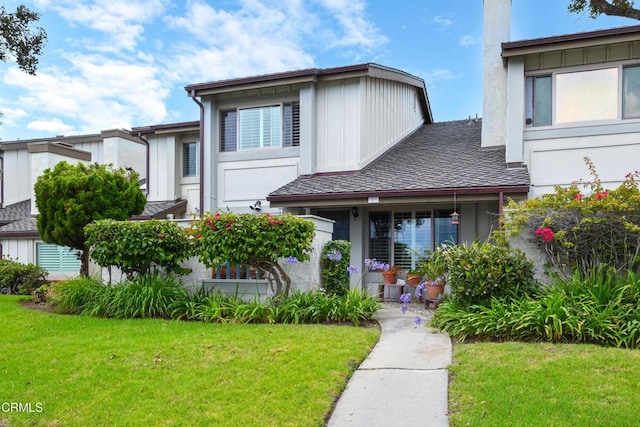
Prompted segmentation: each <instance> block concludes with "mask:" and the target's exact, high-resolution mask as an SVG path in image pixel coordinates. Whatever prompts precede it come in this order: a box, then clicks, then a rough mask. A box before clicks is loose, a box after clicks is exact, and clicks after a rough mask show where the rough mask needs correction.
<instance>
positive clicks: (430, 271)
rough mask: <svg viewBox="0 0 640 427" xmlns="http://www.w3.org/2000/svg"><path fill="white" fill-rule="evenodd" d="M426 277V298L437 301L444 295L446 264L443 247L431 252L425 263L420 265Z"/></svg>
mask: <svg viewBox="0 0 640 427" xmlns="http://www.w3.org/2000/svg"><path fill="white" fill-rule="evenodd" d="M420 267H421V269H422V271H424V274H425V276H426V277H427V298H428V299H430V300H434V299H438V297H439V295H441V294H442V293H444V286H445V285H446V284H447V282H446V279H445V272H446V268H447V267H446V262H445V257H444V247H442V246H441V247H439V248H438V249H436V250H435V251H433V252H432V253H431V254H430V255H429V257H428V258H427V260H426V261H424V262H423V263H422V264H421V265H420Z"/></svg>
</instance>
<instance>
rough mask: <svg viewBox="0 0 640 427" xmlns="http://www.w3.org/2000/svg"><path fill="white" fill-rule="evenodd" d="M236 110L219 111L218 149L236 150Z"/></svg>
mask: <svg viewBox="0 0 640 427" xmlns="http://www.w3.org/2000/svg"><path fill="white" fill-rule="evenodd" d="M237 117H238V112H237V111H236V110H229V111H221V112H220V151H236V150H237V148H236V147H237V140H238V126H237Z"/></svg>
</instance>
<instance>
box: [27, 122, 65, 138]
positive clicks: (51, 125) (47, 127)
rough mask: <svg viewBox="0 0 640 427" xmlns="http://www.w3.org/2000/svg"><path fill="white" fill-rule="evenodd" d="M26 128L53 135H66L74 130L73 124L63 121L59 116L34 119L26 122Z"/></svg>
mask: <svg viewBox="0 0 640 427" xmlns="http://www.w3.org/2000/svg"><path fill="white" fill-rule="evenodd" d="M27 128H28V129H31V130H36V131H39V132H47V133H51V134H55V135H68V134H70V133H73V131H74V129H73V126H71V125H67V124H65V123H63V122H62V120H60V119H59V118H52V119H47V120H34V121H32V122H29V124H27Z"/></svg>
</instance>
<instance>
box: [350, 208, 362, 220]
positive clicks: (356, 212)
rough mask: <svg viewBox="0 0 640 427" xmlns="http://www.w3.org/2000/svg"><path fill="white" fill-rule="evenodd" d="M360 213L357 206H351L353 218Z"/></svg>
mask: <svg viewBox="0 0 640 427" xmlns="http://www.w3.org/2000/svg"><path fill="white" fill-rule="evenodd" d="M359 214H360V212H358V207H357V206H354V207H352V208H351V215H353V219H356V218H358V215H359Z"/></svg>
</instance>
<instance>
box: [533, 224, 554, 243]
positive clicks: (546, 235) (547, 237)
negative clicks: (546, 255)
mask: <svg viewBox="0 0 640 427" xmlns="http://www.w3.org/2000/svg"><path fill="white" fill-rule="evenodd" d="M535 234H539V235H540V237H542V240H543V241H545V242H551V241H553V230H552V229H550V228H549V227H546V228H542V227H538V228H537V229H536V231H535Z"/></svg>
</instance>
